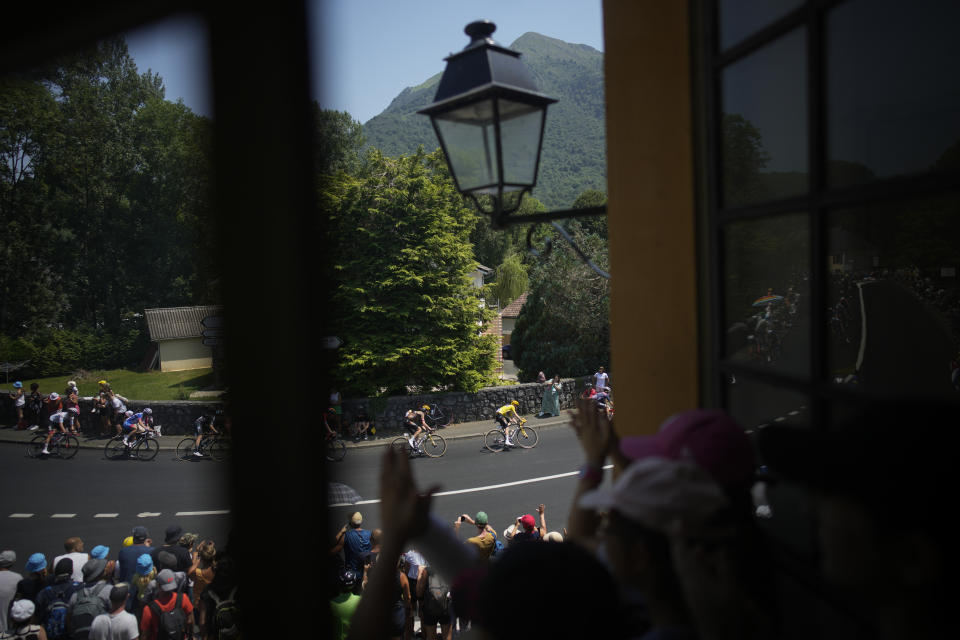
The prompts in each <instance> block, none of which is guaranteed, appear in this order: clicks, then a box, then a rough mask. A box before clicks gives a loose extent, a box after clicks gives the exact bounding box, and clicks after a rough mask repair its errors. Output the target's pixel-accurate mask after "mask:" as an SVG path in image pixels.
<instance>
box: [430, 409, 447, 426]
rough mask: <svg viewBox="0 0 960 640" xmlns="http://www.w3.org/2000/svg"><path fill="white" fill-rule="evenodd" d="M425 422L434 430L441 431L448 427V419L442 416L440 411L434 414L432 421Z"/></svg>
mask: <svg viewBox="0 0 960 640" xmlns="http://www.w3.org/2000/svg"><path fill="white" fill-rule="evenodd" d="M427 422H428V423H430V426H431V427H432V428H434V429H443V428H444V427H447V426H449V425H450V418H448V417H447V416H446V415H444V413H443V412H442V411H439V410H438V411H437V412H436V414H434V416H433V419H432V421H431V420H427Z"/></svg>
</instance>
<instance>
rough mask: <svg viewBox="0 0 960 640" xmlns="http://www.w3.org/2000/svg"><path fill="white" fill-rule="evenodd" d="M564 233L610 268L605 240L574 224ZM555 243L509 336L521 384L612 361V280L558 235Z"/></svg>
mask: <svg viewBox="0 0 960 640" xmlns="http://www.w3.org/2000/svg"><path fill="white" fill-rule="evenodd" d="M568 229H569V231H570V234H571V236H572V237H573V239H574V241H575V242H577V244H578V246H580V248H581V249H583V251H584V252H585V253H586V254H587V255H589V256H590V257H591V259H592V260H593V261H594V263H595V264H597V266H599V267H600V268H602V269H605V270H606V269H609V266H608V265H609V257H608V251H607V244H606V240H605V239H604V238H603V237H601V236H599V235H598V234H595V233H589V232H587V231H585V230H584V228H583V226H582V225H581V224H580V222H579V221H576V220H572V221H570V223H569V224H568ZM553 244H554V249H553V250H552V251H551V252H550V253H549V254H548V255H547V257H546V258H545V259H543V260H541V261H539V262H535V263H534V266H533V268H532V269H531V271H530V281H531V290H530V295H529V296H528V297H527V302H526V304H524V306H523V309H522V310H521V311H520V316H519V317H518V318H517V324H516V327H515V328H514V330H513V334H512V335H511V337H510V344H511V349H512V354H511V355H513V359H514V361H515V362H516V364H517V366H518V368H519V369H520V374H519V377H520V379H521V380H532V379H533V378H534V376H536V374H537V372H539V371H545V372H548V373H549V374H550V375H553V374H556V373H559V374H560V375H562V376H577V375H586V374H588V373H590V372H591V371H593V370H594V369H595V368H596V367H597V366H598V364H600V363H604V362H609V360H610V281H609V280H607V279H606V278H603V277H602V276H600V275H598V274H597V273H595V272H594V271H593V270H592V269H590V267H589V266H587V265H586V264H585V263H583V262H582V261H581V260H580V259H579V257H578V256H577V255H576V253H575V252H574V251H573V250H572V249H571V248H570V247H569V245H567V243H566V242H565V241H564V240H563V239H562V238H561V237H560V236H559V235H558V234H556V232H553ZM550 372H552V373H550Z"/></svg>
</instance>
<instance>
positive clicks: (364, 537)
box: [343, 511, 370, 572]
mask: <svg viewBox="0 0 960 640" xmlns="http://www.w3.org/2000/svg"><path fill="white" fill-rule="evenodd" d="M362 524H363V516H362V515H360V512H359V511H357V512H356V513H354V514H353V515H352V516H350V529H349V530H348V531H347V532H346V533H345V534H344V537H343V564H344V566H345V567H346V568H347V569H352V570H353V571H361V572H362V571H363V566H362V565H361V564H360V555H361V554H362V553H363V552H364V551H370V532H369V531H367V530H366V529H363V528H361V525H362Z"/></svg>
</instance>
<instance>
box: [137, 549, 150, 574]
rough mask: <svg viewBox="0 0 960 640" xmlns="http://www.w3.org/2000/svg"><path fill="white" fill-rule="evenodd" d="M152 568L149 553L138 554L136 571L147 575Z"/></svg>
mask: <svg viewBox="0 0 960 640" xmlns="http://www.w3.org/2000/svg"><path fill="white" fill-rule="evenodd" d="M152 570H153V558H151V557H150V554H149V553H143V554H140V557H139V558H137V573H139V574H140V575H142V576H145V575H148V574H149V573H150V572H151V571H152Z"/></svg>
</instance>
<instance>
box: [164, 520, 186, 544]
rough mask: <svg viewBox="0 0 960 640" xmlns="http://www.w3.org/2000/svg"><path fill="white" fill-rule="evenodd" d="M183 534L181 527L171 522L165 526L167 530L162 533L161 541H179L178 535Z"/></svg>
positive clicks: (169, 542) (170, 542) (171, 542)
mask: <svg viewBox="0 0 960 640" xmlns="http://www.w3.org/2000/svg"><path fill="white" fill-rule="evenodd" d="M181 535H183V527H181V526H180V525H178V524H172V525H170V526H169V527H167V531H166V533H165V535H164V538H163V542H164V543H165V544H173V543H174V542H180V536H181Z"/></svg>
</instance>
